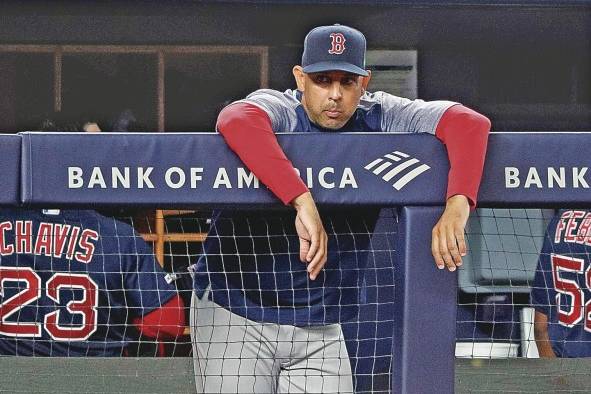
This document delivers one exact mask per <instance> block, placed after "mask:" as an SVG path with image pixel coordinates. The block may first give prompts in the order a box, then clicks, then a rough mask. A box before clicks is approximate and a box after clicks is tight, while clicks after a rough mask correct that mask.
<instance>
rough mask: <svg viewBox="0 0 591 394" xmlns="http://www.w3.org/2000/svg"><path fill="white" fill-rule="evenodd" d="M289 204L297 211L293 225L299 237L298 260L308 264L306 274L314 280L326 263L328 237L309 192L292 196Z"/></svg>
mask: <svg viewBox="0 0 591 394" xmlns="http://www.w3.org/2000/svg"><path fill="white" fill-rule="evenodd" d="M291 205H292V206H293V207H294V208H295V209H296V211H297V216H296V220H295V227H296V231H297V233H298V237H299V238H300V260H301V261H302V263H306V264H308V268H307V271H308V274H309V275H310V279H311V280H314V279H316V277H317V276H318V274H319V273H320V271H321V270H322V268H323V267H324V264H325V263H326V257H327V244H328V237H327V235H326V231H324V226H323V225H322V220H321V219H320V215H319V214H318V209H317V208H316V204H315V203H314V200H313V199H312V195H311V194H310V192H306V193H304V194H301V195H299V196H298V197H296V198H294V199H293V201H292V202H291Z"/></svg>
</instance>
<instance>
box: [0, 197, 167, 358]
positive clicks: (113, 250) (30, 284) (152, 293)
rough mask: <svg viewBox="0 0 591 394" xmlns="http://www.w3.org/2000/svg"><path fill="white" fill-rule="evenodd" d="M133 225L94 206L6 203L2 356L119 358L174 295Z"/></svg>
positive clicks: (0, 226) (0, 292) (0, 287)
mask: <svg viewBox="0 0 591 394" xmlns="http://www.w3.org/2000/svg"><path fill="white" fill-rule="evenodd" d="M164 275H165V273H164V272H163V271H162V269H161V268H160V266H159V265H158V264H157V263H156V261H155V259H154V257H153V253H152V251H151V249H150V248H149V246H148V245H147V244H146V243H145V242H144V241H143V240H142V239H141V238H140V237H139V236H138V235H137V234H136V233H135V231H134V230H133V228H132V227H131V226H129V225H127V224H125V223H122V222H120V221H117V220H115V219H112V218H107V217H105V216H102V215H100V214H98V213H96V212H94V211H74V210H71V211H70V210H62V211H57V210H47V211H41V210H26V209H7V208H0V302H1V304H0V354H4V355H20V356H121V355H122V353H123V351H124V349H125V347H126V345H127V343H128V341H129V340H130V339H132V338H133V335H134V331H133V330H132V329H130V328H129V326H128V323H129V322H131V320H132V319H133V318H135V317H142V316H144V315H146V314H148V313H149V312H150V311H152V310H154V309H156V308H158V307H160V306H161V305H162V304H164V303H166V301H168V300H169V299H171V298H172V297H173V296H175V295H176V291H175V289H174V288H173V287H172V285H169V284H168V283H167V282H166V280H165V278H164Z"/></svg>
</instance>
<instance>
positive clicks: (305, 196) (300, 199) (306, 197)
mask: <svg viewBox="0 0 591 394" xmlns="http://www.w3.org/2000/svg"><path fill="white" fill-rule="evenodd" d="M309 203H312V204H314V199H313V198H312V194H311V193H310V192H309V191H306V192H304V193H302V194H300V195H299V196H297V197H296V198H294V199H293V200H291V202H290V203H289V205H291V206H292V207H294V208H295V210H296V211H299V210H300V209H301V208H303V207H304V206H305V205H306V204H309Z"/></svg>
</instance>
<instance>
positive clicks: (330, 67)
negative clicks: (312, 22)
mask: <svg viewBox="0 0 591 394" xmlns="http://www.w3.org/2000/svg"><path fill="white" fill-rule="evenodd" d="M365 46H366V43H365V36H364V35H363V33H361V32H360V31H359V30H356V29H353V28H352V27H348V26H344V25H339V24H336V25H331V26H318V27H315V28H314V29H312V30H310V32H309V33H308V35H306V39H305V40H304V54H303V55H302V67H303V68H304V72H305V73H315V72H320V71H335V70H339V71H347V72H350V73H353V74H357V75H363V76H367V75H369V73H368V72H367V71H366V70H365Z"/></svg>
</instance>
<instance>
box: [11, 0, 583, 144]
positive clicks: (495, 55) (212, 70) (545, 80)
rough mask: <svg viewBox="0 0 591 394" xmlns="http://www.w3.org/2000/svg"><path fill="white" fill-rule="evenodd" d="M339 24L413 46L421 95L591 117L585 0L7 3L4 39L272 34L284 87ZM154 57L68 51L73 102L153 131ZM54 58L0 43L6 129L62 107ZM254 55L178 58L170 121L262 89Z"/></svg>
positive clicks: (205, 116) (207, 121) (173, 41)
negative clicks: (314, 34) (309, 44)
mask: <svg viewBox="0 0 591 394" xmlns="http://www.w3.org/2000/svg"><path fill="white" fill-rule="evenodd" d="M336 22H338V23H343V24H349V25H351V26H354V27H356V28H358V29H360V30H361V31H363V32H364V33H365V34H366V36H367V39H368V48H370V49H416V50H417V51H418V56H419V57H418V68H419V70H418V72H419V81H418V88H419V97H421V98H423V99H441V98H445V99H452V100H457V101H460V102H462V103H464V104H466V105H468V106H471V107H473V108H475V109H477V110H479V111H481V112H483V113H484V114H486V115H488V116H489V117H490V118H491V119H492V121H493V129H494V130H565V131H566V130H569V131H572V130H590V129H591V127H590V126H591V115H590V114H591V76H590V74H591V51H590V49H591V45H590V44H591V6H590V3H589V2H587V1H554V2H550V1H505V2H497V3H496V5H490V4H487V2H483V1H443V2H436V1H418V2H401V1H398V2H396V1H394V2H385V1H365V2H361V1H320V2H311V1H305V2H297V4H296V2H295V1H248V2H239V1H221V2H220V1H218V2H213V1H168V2H154V1H102V2H92V1H85V2H81V1H79V2H66V1H54V2H48V3H45V2H43V3H42V2H38V1H28V2H23V3H20V2H15V1H6V2H3V3H2V5H0V45H6V44H16V45H21V44H44V45H47V44H52V45H71V44H83V45H106V44H108V45H165V46H175V45H239V46H249V45H257V46H268V47H269V85H270V87H272V88H275V89H279V90H283V89H286V88H291V87H293V81H292V76H291V68H292V66H293V65H294V64H298V63H299V59H300V56H301V51H302V43H303V38H304V36H305V34H306V32H307V31H308V30H309V29H311V28H312V27H314V26H316V25H320V24H331V23H336ZM241 56H242V57H241ZM156 63H157V59H156V57H155V56H154V55H138V54H135V55H134V54H124V55H109V54H107V55H104V54H103V55H96V54H94V55H92V56H91V55H86V54H84V55H69V54H64V60H63V70H62V72H63V109H64V110H69V111H73V112H77V113H82V112H94V113H97V112H100V113H99V114H98V116H99V117H101V118H103V119H104V121H105V122H107V121H109V120H110V118H112V117H113V116H115V114H116V113H117V112H118V111H119V110H121V109H123V108H127V107H133V109H134V111H135V112H136V114H137V115H138V116H137V117H138V118H139V120H140V121H141V122H142V123H143V124H144V125H145V128H146V129H147V130H156V129H157V116H156V114H155V103H154V102H155V97H156V90H155V75H154V73H153V71H152V70H153V69H154V68H155V64H156ZM51 67H52V56H51V54H40V53H36V54H25V53H12V52H0V71H1V73H0V86H1V87H2V90H3V94H2V97H1V98H0V130H3V131H5V132H13V131H16V130H21V129H23V128H31V127H34V125H35V124H34V121H33V120H32V119H33V118H34V117H35V116H37V115H38V114H39V113H41V112H44V111H47V110H50V109H52V106H53V105H52V103H53V90H52V89H53V82H52V81H53V77H52V75H53V74H52V71H51ZM257 67H258V61H257V59H256V58H252V57H251V58H248V56H244V55H238V56H234V57H232V56H230V55H224V56H220V55H190V56H189V55H187V56H185V58H184V59H175V60H174V61H170V62H167V71H166V72H167V74H166V104H165V112H166V125H165V130H166V131H181V130H183V131H211V130H213V122H214V120H215V115H216V113H217V111H218V110H219V108H220V106H222V105H223V103H224V102H225V101H226V100H231V99H236V98H240V97H242V96H243V95H245V94H246V93H248V92H249V91H250V90H253V89H255V88H257V87H258V85H257V84H258V80H257V76H258V72H257ZM105 81H106V82H105Z"/></svg>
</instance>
